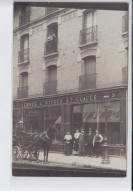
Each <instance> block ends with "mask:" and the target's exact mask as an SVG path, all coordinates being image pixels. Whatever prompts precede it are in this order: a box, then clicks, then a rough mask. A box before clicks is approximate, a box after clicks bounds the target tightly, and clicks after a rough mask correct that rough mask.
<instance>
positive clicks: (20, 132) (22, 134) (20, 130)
mask: <svg viewBox="0 0 133 194" xmlns="http://www.w3.org/2000/svg"><path fill="white" fill-rule="evenodd" d="M16 136H17V138H18V141H19V144H20V145H24V144H25V130H24V123H23V121H19V122H18V124H17V128H16Z"/></svg>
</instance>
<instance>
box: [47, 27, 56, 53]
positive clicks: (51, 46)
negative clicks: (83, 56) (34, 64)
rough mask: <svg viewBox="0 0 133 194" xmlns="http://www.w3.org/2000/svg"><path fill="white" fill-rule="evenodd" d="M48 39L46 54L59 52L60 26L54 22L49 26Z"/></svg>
mask: <svg viewBox="0 0 133 194" xmlns="http://www.w3.org/2000/svg"><path fill="white" fill-rule="evenodd" d="M46 39H47V41H46V42H45V51H44V52H45V53H44V54H45V55H48V54H52V53H56V52H57V40H58V26H57V23H52V24H50V25H49V26H48V27H47V37H46Z"/></svg>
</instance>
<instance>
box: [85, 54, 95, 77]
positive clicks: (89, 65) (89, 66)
mask: <svg viewBox="0 0 133 194" xmlns="http://www.w3.org/2000/svg"><path fill="white" fill-rule="evenodd" d="M93 73H96V57H94V56H91V57H88V58H87V59H85V60H84V74H85V75H87V74H93Z"/></svg>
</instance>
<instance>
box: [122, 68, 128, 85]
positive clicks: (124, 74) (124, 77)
mask: <svg viewBox="0 0 133 194" xmlns="http://www.w3.org/2000/svg"><path fill="white" fill-rule="evenodd" d="M127 83H128V69H127V67H123V68H122V84H127Z"/></svg>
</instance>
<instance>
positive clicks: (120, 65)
mask: <svg viewBox="0 0 133 194" xmlns="http://www.w3.org/2000/svg"><path fill="white" fill-rule="evenodd" d="M13 35H14V37H13V130H14V131H15V128H16V125H17V123H18V121H19V120H20V119H23V120H24V127H25V130H27V131H30V132H35V131H38V132H41V131H44V130H46V129H47V127H48V126H49V125H51V124H56V127H57V128H58V132H59V133H58V134H57V137H56V139H57V142H56V143H55V144H56V145H54V148H52V149H54V150H56V151H63V140H64V136H65V134H66V132H67V131H70V133H71V134H72V135H73V134H74V132H75V130H76V128H78V129H81V128H84V129H85V131H86V132H87V131H88V128H89V127H91V128H92V129H93V130H95V129H98V130H100V132H101V133H102V134H103V136H104V133H105V117H106V115H105V96H108V112H107V127H108V146H109V150H110V154H113V155H125V153H126V134H127V122H126V121H127V114H126V113H127V83H128V79H127V69H128V12H126V11H109V10H92V9H91V10H88V9H69V8H52V7H47V8H45V7H24V6H21V7H15V8H14V31H13Z"/></svg>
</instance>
